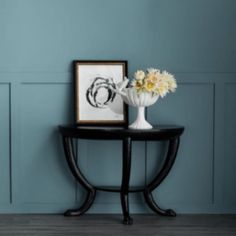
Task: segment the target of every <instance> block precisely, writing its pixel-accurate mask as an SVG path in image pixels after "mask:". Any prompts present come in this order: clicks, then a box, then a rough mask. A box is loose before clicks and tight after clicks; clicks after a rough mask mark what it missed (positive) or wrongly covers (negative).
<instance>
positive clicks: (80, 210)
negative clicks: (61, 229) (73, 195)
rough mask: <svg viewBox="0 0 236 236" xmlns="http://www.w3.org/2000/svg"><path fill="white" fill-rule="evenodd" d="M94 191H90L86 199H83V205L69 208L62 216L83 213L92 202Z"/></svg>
mask: <svg viewBox="0 0 236 236" xmlns="http://www.w3.org/2000/svg"><path fill="white" fill-rule="evenodd" d="M95 195H96V191H94V192H90V193H89V194H88V195H87V197H86V200H85V201H84V203H83V205H82V206H81V207H80V208H77V209H69V210H67V211H66V212H65V213H64V216H80V215H83V214H84V213H85V212H86V211H87V210H88V209H89V208H90V207H91V205H92V204H93V202H94V199H95Z"/></svg>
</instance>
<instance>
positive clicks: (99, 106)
mask: <svg viewBox="0 0 236 236" xmlns="http://www.w3.org/2000/svg"><path fill="white" fill-rule="evenodd" d="M126 63H127V62H126V61H75V63H74V66H75V86H76V89H75V91H76V94H75V95H76V96H75V100H76V101H75V104H76V122H77V123H80V124H92V123H95V124H99V123H101V124H106V123H107V124H125V123H126V121H127V114H126V106H125V104H124V102H123V100H122V98H121V97H120V95H118V94H116V93H115V91H114V89H115V85H116V84H117V83H119V82H122V81H123V79H124V77H125V76H126V66H127V65H126Z"/></svg>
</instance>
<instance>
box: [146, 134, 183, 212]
mask: <svg viewBox="0 0 236 236" xmlns="http://www.w3.org/2000/svg"><path fill="white" fill-rule="evenodd" d="M178 148H179V137H178V138H175V139H171V140H169V147H168V152H167V156H166V159H165V162H164V164H163V166H162V168H161V170H160V172H159V173H158V174H157V175H156V176H155V178H154V179H153V180H152V181H151V182H150V183H149V184H148V185H147V186H146V188H145V191H144V198H145V201H146V203H147V204H148V206H149V207H150V208H151V209H152V210H153V211H154V212H156V213H157V214H159V215H162V216H176V213H175V212H174V211H173V210H171V209H167V210H164V209H161V208H160V207H159V206H158V205H157V204H156V202H155V201H154V199H153V196H152V191H153V190H154V189H155V188H156V187H158V186H159V185H160V183H161V182H162V181H163V180H164V179H165V178H166V176H167V175H168V173H169V172H170V170H171V168H172V166H173V164H174V162H175V158H176V155H177V152H178Z"/></svg>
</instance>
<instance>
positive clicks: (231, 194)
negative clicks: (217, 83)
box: [222, 83, 236, 209]
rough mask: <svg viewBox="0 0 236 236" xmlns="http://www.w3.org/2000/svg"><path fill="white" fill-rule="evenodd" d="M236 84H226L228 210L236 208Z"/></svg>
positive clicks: (225, 180) (225, 178)
mask: <svg viewBox="0 0 236 236" xmlns="http://www.w3.org/2000/svg"><path fill="white" fill-rule="evenodd" d="M235 103H236V83H226V84H225V112H224V114H225V134H224V139H222V144H223V143H224V144H225V149H224V153H225V155H224V157H223V158H224V164H223V165H224V166H223V168H222V169H223V170H224V174H223V178H224V185H223V186H224V189H223V193H224V196H223V201H224V205H225V207H227V208H229V209H230V208H232V207H234V208H236V207H235V206H236V184H235V180H236V171H235V169H236V135H235V131H236V105H235Z"/></svg>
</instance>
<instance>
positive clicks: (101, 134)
mask: <svg viewBox="0 0 236 236" xmlns="http://www.w3.org/2000/svg"><path fill="white" fill-rule="evenodd" d="M59 131H60V133H61V134H62V135H63V136H67V137H71V138H84V139H124V138H126V137H130V138H132V139H134V140H163V139H172V138H176V137H179V136H180V135H181V134H182V133H183V131H184V127H183V126H178V125H157V126H154V127H153V128H152V129H142V130H141V129H129V128H128V127H124V126H82V125H75V124H71V125H60V126H59Z"/></svg>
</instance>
